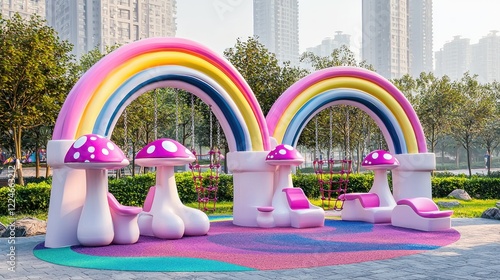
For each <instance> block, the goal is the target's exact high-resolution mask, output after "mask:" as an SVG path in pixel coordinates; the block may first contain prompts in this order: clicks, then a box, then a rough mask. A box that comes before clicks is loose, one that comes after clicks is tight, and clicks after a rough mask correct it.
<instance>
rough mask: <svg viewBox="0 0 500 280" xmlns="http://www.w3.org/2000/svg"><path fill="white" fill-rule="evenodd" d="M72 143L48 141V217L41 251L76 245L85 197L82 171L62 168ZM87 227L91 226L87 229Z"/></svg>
mask: <svg viewBox="0 0 500 280" xmlns="http://www.w3.org/2000/svg"><path fill="white" fill-rule="evenodd" d="M74 142H75V141H74V140H51V141H49V143H48V144H47V164H48V165H50V167H51V168H52V190H51V191H50V204H49V215H48V220H47V234H46V236H45V247H48V248H59V247H67V246H72V245H78V244H80V242H79V241H78V238H77V229H78V221H79V220H80V215H81V213H82V208H83V204H84V202H85V195H86V186H85V185H86V179H85V170H77V169H71V168H69V167H66V166H65V165H64V157H65V155H66V152H67V151H68V150H69V148H70V147H71V145H72V144H73V143H74ZM89 226H91V225H89Z"/></svg>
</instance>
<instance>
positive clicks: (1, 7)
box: [0, 0, 45, 18]
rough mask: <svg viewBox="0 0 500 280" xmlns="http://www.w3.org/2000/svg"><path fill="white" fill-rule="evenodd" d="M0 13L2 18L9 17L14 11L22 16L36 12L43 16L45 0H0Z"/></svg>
mask: <svg viewBox="0 0 500 280" xmlns="http://www.w3.org/2000/svg"><path fill="white" fill-rule="evenodd" d="M0 13H1V14H2V16H3V17H4V18H10V17H12V15H14V14H15V13H19V14H20V15H21V16H22V17H29V16H30V15H32V14H37V15H39V16H41V17H42V18H45V0H0Z"/></svg>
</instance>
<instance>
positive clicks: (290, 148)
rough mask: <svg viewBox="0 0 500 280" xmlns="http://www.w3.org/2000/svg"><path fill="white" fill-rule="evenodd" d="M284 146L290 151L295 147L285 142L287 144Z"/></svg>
mask: <svg viewBox="0 0 500 280" xmlns="http://www.w3.org/2000/svg"><path fill="white" fill-rule="evenodd" d="M283 147H285V149H287V150H289V151H293V147H292V146H290V145H287V144H285V145H283Z"/></svg>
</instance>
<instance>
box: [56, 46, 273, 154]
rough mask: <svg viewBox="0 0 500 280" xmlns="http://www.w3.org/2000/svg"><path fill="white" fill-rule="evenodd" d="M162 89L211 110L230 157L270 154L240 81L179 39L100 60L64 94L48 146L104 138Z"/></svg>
mask: <svg viewBox="0 0 500 280" xmlns="http://www.w3.org/2000/svg"><path fill="white" fill-rule="evenodd" d="M164 86H168V87H178V88H181V89H185V90H188V91H190V92H191V93H193V94H195V95H196V96H198V97H200V98H201V99H202V100H203V101H204V102H205V103H207V104H209V105H211V106H212V110H213V111H214V114H215V115H216V117H217V119H218V120H219V122H220V123H221V127H222V129H223V131H224V133H225V135H226V138H227V139H228V144H229V149H230V150H231V151H252V150H253V151H264V150H270V141H269V132H268V130H267V125H266V123H265V118H264V115H263V114H262V111H261V108H260V106H259V103H258V102H257V100H256V98H255V96H254V94H253V92H252V90H251V89H250V87H249V86H248V84H247V83H246V82H245V80H244V79H243V77H242V76H241V75H240V74H239V73H238V71H237V70H236V69H235V68H234V67H233V66H232V65H231V64H230V63H229V62H228V61H227V60H225V59H224V58H222V57H220V56H218V55H217V54H215V53H214V52H212V51H211V50H209V49H207V48H206V47H204V46H202V45H200V44H198V43H195V42H193V41H190V40H186V39H181V38H149V39H144V40H140V41H136V42H133V43H130V44H127V45H125V46H123V47H120V48H118V49H117V50H115V51H114V52H112V53H110V54H108V55H107V56H105V57H104V58H103V59H101V60H100V61H99V62H98V63H96V64H95V65H94V66H93V67H92V68H91V69H89V71H87V72H86V73H85V74H84V75H83V76H82V78H81V79H80V80H79V81H78V83H77V84H76V85H75V86H74V87H73V89H72V90H71V92H70V93H69V95H68V97H67V99H66V101H65V103H64V105H63V107H62V109H61V111H60V113H59V116H58V118H57V121H56V125H55V128H54V133H53V140H63V139H76V138H78V137H79V136H81V135H83V134H87V133H97V134H101V135H103V136H106V137H110V136H111V133H112V131H113V128H114V125H115V124H116V121H117V120H118V118H119V116H120V115H121V113H122V112H123V110H124V109H125V107H126V106H127V105H128V104H130V102H132V101H133V100H134V99H135V98H137V97H138V96H140V95H141V94H142V93H144V92H146V91H148V90H152V89H154V88H158V87H164Z"/></svg>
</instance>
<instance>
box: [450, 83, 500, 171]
mask: <svg viewBox="0 0 500 280" xmlns="http://www.w3.org/2000/svg"><path fill="white" fill-rule="evenodd" d="M453 87H454V88H455V89H456V90H457V91H458V95H459V97H458V98H457V103H458V104H460V110H457V111H456V113H454V114H453V116H452V118H453V119H452V130H451V131H452V133H453V135H454V137H455V139H457V141H458V142H459V143H460V144H461V145H462V146H463V147H464V149H465V151H466V154H467V167H468V169H469V176H472V171H471V155H470V151H471V145H472V143H473V141H474V140H475V139H477V137H478V136H479V133H480V132H481V131H482V130H483V129H484V128H485V125H486V124H487V121H488V120H491V119H492V118H493V115H494V111H495V109H496V108H495V106H496V100H495V96H494V95H493V94H491V92H490V91H489V90H487V87H486V86H483V85H480V84H479V82H478V81H477V76H471V75H470V74H469V73H465V74H464V76H463V77H462V79H460V80H459V81H456V82H455V83H454V84H453Z"/></svg>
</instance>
